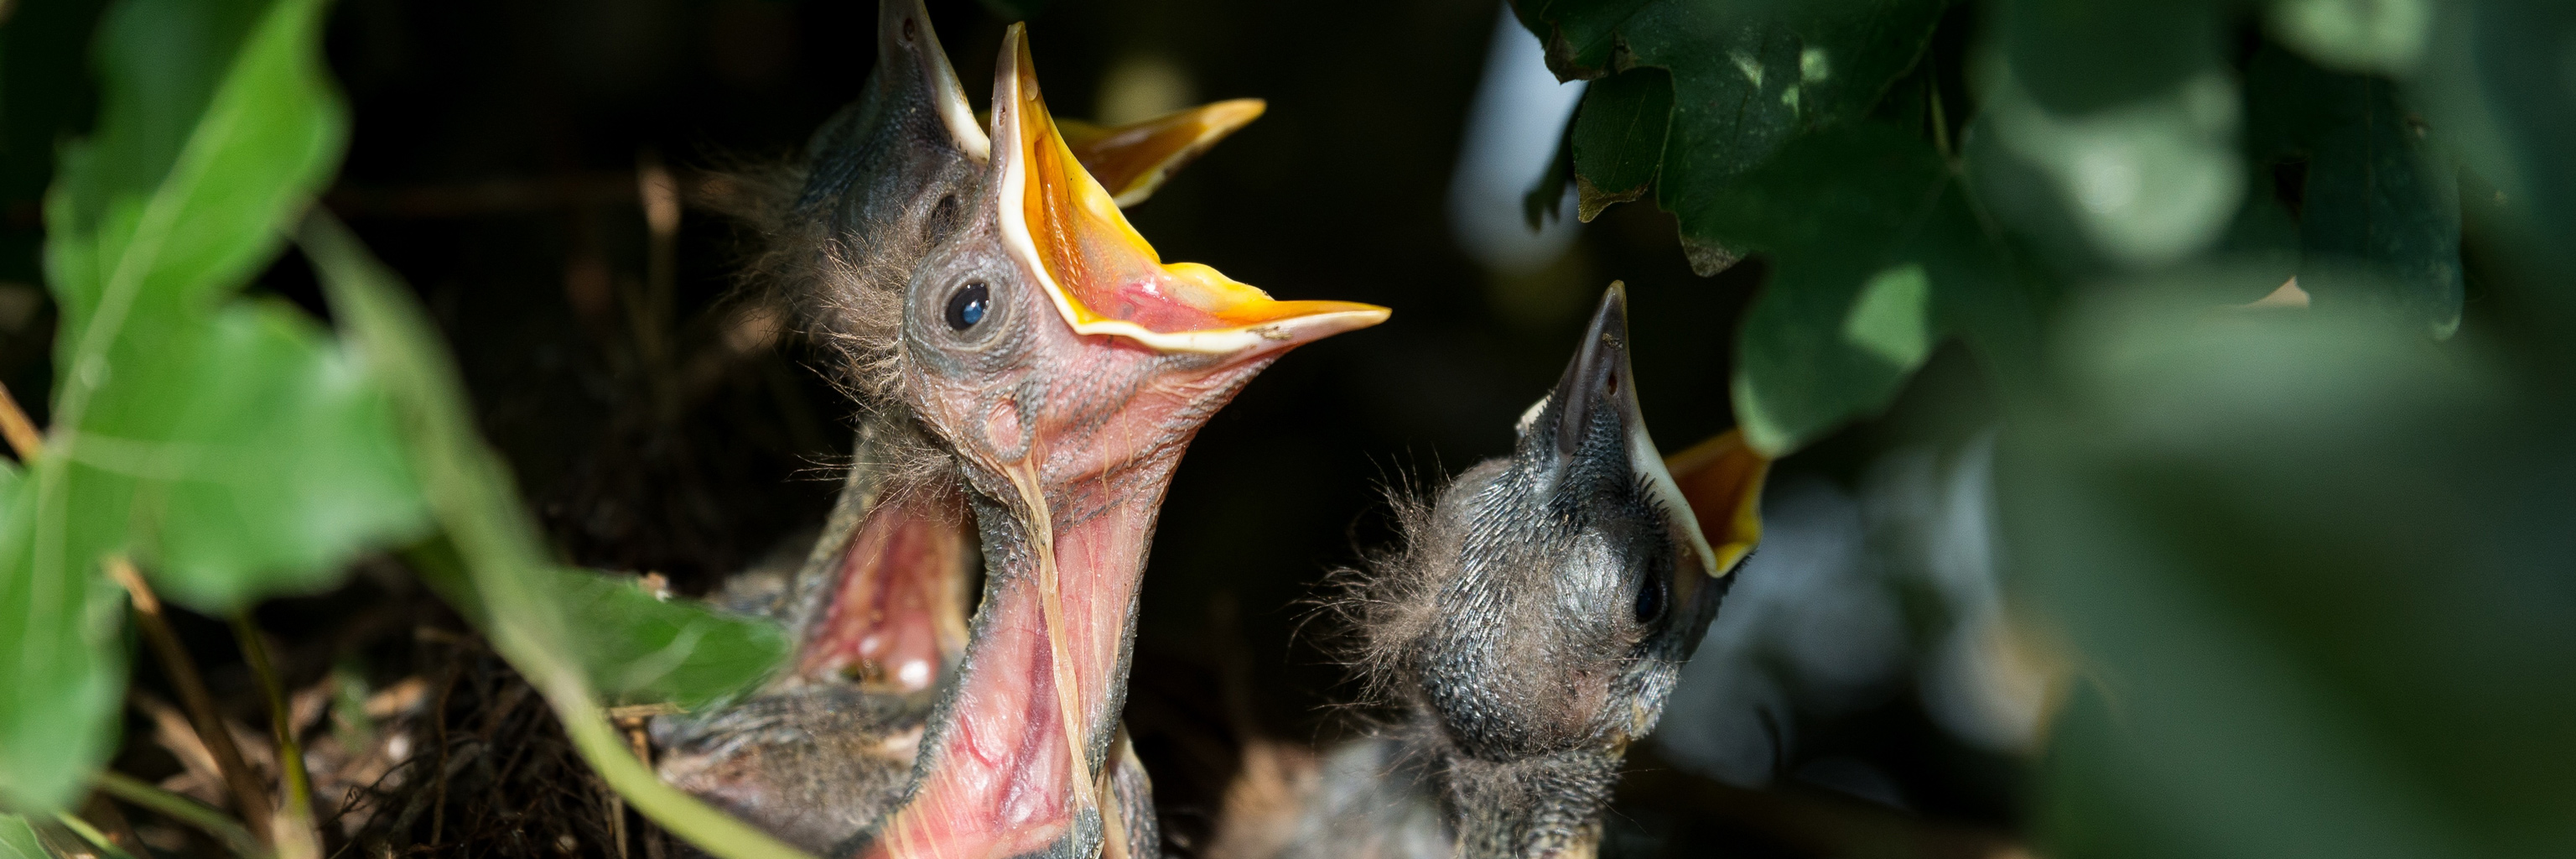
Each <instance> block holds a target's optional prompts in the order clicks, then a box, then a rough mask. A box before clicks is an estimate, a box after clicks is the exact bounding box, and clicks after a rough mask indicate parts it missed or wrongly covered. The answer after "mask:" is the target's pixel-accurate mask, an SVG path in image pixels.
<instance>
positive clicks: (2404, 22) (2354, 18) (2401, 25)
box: [2269, 0, 2435, 75]
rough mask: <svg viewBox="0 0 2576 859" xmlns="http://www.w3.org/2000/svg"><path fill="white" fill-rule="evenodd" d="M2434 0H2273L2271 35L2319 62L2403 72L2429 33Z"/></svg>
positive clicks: (2419, 55) (2345, 67)
mask: <svg viewBox="0 0 2576 859" xmlns="http://www.w3.org/2000/svg"><path fill="white" fill-rule="evenodd" d="M2434 5H2435V4H2434V3H2433V0H2274V2H2273V3H2272V8H2271V10H2270V11H2271V14H2270V16H2269V23H2270V25H2271V31H2272V34H2273V35H2274V36H2276V37H2278V38H2279V39H2280V40H2281V41H2282V42H2284V43H2286V44H2288V45H2290V46H2292V47H2295V48H2298V49H2299V52H2300V53H2302V54H2305V55H2307V57H2308V58H2309V59H2312V60H2315V61H2316V62H2317V63H2318V64H2319V65H2324V66H2327V67H2330V68H2335V69H2341V70H2343V71H2349V72H2379V73H2383V74H2391V75H2403V74H2405V73H2407V72H2408V71H2410V70H2412V69H2414V67H2415V63H2416V61H2418V60H2421V59H2423V56H2424V46H2425V43H2426V42H2428V41H2430V40H2431V39H2432V36H2433V7H2434Z"/></svg>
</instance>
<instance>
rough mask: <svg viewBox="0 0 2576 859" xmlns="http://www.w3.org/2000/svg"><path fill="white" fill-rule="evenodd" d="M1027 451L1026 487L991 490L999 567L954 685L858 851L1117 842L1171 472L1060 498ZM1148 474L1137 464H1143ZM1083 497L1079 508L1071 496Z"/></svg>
mask: <svg viewBox="0 0 2576 859" xmlns="http://www.w3.org/2000/svg"><path fill="white" fill-rule="evenodd" d="M1035 459H1036V458H1035V457H1032V458H1031V460H1029V461H1024V462H1023V463H1015V464H1012V465H1010V466H1007V467H1005V468H1003V469H1001V471H1002V473H1003V475H1004V476H1006V477H1007V478H1008V479H1009V481H1010V483H1011V484H1012V486H1013V488H1014V489H1016V490H1017V495H1018V497H1017V498H1014V499H1010V501H1009V502H1008V503H1005V502H1001V501H998V500H980V501H979V502H978V503H977V505H976V506H977V515H978V518H979V519H980V520H982V521H983V523H984V528H983V532H984V544H985V547H986V553H987V558H988V564H989V565H990V568H991V569H992V571H993V572H992V574H991V575H990V576H988V578H987V582H986V591H985V598H984V602H983V605H982V607H981V608H980V609H979V610H978V611H977V613H976V616H975V621H974V634H973V636H972V638H971V643H970V644H969V645H968V648H967V652H966V655H965V658H964V660H963V661H962V662H961V663H960V665H959V668H958V672H957V680H956V685H955V686H954V687H953V688H951V689H950V690H949V691H948V694H947V698H946V704H945V706H944V707H943V708H942V709H941V711H940V712H941V714H942V715H940V716H938V717H934V720H933V724H932V725H931V728H930V736H929V737H928V738H926V739H925V740H924V743H923V749H922V760H921V763H920V765H919V767H918V768H917V769H916V778H917V781H916V783H915V784H914V786H913V790H912V792H911V796H910V798H909V800H908V801H907V802H906V803H905V804H904V806H903V807H902V808H901V809H899V810H897V811H896V812H894V813H893V814H892V815H890V816H889V817H888V818H887V819H886V820H885V821H884V822H883V823H882V824H880V825H879V826H878V827H877V830H876V836H875V838H874V839H873V840H872V843H871V844H870V845H869V846H868V847H867V849H866V850H864V851H862V852H861V853H860V854H859V855H861V856H868V857H880V856H881V857H934V856H936V857H1000V856H1020V855H1027V854H1043V855H1050V856H1054V855H1065V856H1085V857H1088V856H1092V855H1103V853H1102V851H1104V850H1105V851H1106V855H1119V854H1123V853H1124V852H1125V851H1124V850H1121V849H1119V848H1122V847H1126V846H1128V845H1126V844H1125V843H1124V841H1125V840H1124V838H1123V837H1120V836H1123V835H1124V832H1123V831H1120V832H1110V831H1108V830H1111V829H1117V828H1119V826H1120V823H1119V821H1120V820H1121V816H1120V815H1118V814H1115V813H1111V811H1112V810H1111V809H1106V808H1105V807H1104V806H1105V805H1107V804H1108V803H1109V797H1108V792H1107V791H1106V790H1105V788H1104V785H1106V784H1107V783H1108V776H1109V773H1108V772H1107V769H1108V767H1109V765H1110V755H1109V754H1108V752H1109V750H1110V746H1111V743H1110V740H1111V739H1112V738H1113V737H1114V735H1115V733H1116V730H1115V729H1116V725H1117V721H1118V718H1117V709H1118V707H1119V706H1120V705H1121V704H1122V703H1123V702H1122V701H1121V700H1119V699H1120V698H1122V697H1123V696H1122V695H1120V694H1119V690H1122V689H1124V688H1125V685H1126V684H1125V677H1124V674H1125V671H1126V663H1127V659H1126V655H1127V654H1126V650H1127V646H1128V643H1129V639H1130V638H1131V637H1132V634H1133V629H1132V621H1133V618H1134V612H1135V606H1136V593H1137V590H1138V586H1139V584H1140V583H1141V582H1140V579H1141V577H1142V573H1143V567H1144V558H1145V549H1146V546H1147V541H1148V540H1149V539H1150V537H1151V535H1152V533H1153V526H1154V519H1155V514H1156V513H1157V511H1158V509H1159V507H1160V505H1161V503H1162V492H1161V491H1160V487H1162V486H1164V485H1165V483H1166V481H1165V480H1164V479H1163V478H1165V477H1167V476H1168V473H1167V471H1168V465H1164V466H1162V467H1160V468H1151V467H1149V468H1147V469H1145V470H1146V471H1156V472H1163V473H1158V474H1153V475H1135V474H1133V473H1131V474H1129V475H1126V476H1124V479H1119V480H1116V481H1114V483H1116V484H1122V485H1127V486H1140V487H1153V488H1152V489H1149V490H1145V491H1138V492H1118V491H1114V490H1111V489H1109V488H1108V486H1109V484H1110V483H1112V482H1113V481H1101V482H1099V483H1093V484H1090V485H1091V486H1093V487H1097V488H1095V489H1093V490H1090V491H1088V492H1084V493H1083V494H1082V496H1081V497H1080V498H1079V499H1078V500H1068V499H1066V498H1064V497H1061V496H1059V497H1056V498H1053V499H1051V498H1050V497H1049V494H1048V493H1047V492H1046V491H1045V486H1044V485H1043V484H1042V483H1041V482H1040V480H1039V475H1038V474H1037V471H1036V469H1035V467H1034V466H1033V465H1031V464H1030V463H1032V462H1034V461H1035ZM1140 477H1141V478H1142V479H1137V478H1140ZM1073 511H1079V512H1078V513H1076V515H1074V516H1072V517H1068V516H1066V515H1065V514H1067V513H1068V512H1073Z"/></svg>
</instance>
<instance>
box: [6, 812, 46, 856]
mask: <svg viewBox="0 0 2576 859" xmlns="http://www.w3.org/2000/svg"><path fill="white" fill-rule="evenodd" d="M0 859H51V857H50V856H48V855H47V854H46V853H45V847H44V845H43V844H41V843H39V842H38V841H37V840H36V830H35V829H34V828H33V827H30V826H28V825H27V819H26V818H24V817H20V816H18V815H15V814H0Z"/></svg>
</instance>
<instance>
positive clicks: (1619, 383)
mask: <svg viewBox="0 0 2576 859" xmlns="http://www.w3.org/2000/svg"><path fill="white" fill-rule="evenodd" d="M1628 353H1629V348H1628V288H1627V285H1625V284H1622V283H1619V282H1616V281H1613V282H1611V284H1610V289H1609V290H1607V291H1606V292H1604V293H1603V294H1602V296H1601V306H1600V307H1599V308H1598V309H1596V310H1594V311H1593V312H1592V324H1591V325H1590V326H1588V327H1587V328H1586V329H1585V332H1584V341H1583V350H1582V351H1580V352H1577V353H1576V354H1575V356H1574V363H1572V364H1570V365H1568V366H1567V367H1566V368H1565V375H1564V376H1563V377H1562V378H1560V379H1558V380H1557V383H1556V390H1554V391H1551V392H1549V394H1548V396H1547V399H1544V400H1540V401H1539V403H1538V405H1536V406H1533V407H1531V409H1530V413H1529V414H1527V415H1525V416H1523V418H1522V421H1523V425H1522V432H1524V433H1527V432H1529V431H1531V430H1532V429H1540V430H1541V431H1544V432H1547V433H1549V434H1550V435H1552V436H1553V441H1554V444H1555V446H1556V462H1557V463H1558V469H1559V471H1558V473H1559V474H1560V475H1561V474H1566V473H1569V472H1571V471H1574V470H1576V469H1583V468H1593V467H1598V468H1603V469H1624V470H1626V471H1628V472H1630V473H1632V474H1634V475H1635V476H1636V478H1637V479H1638V481H1639V482H1640V483H1642V484H1644V485H1645V486H1646V487H1647V488H1648V490H1649V491H1650V492H1652V493H1653V494H1654V495H1655V497H1656V498H1657V500H1659V501H1660V502H1662V504H1663V506H1664V509H1665V510H1668V511H1675V512H1677V513H1679V514H1680V515H1676V516H1673V517H1672V522H1673V528H1674V530H1675V531H1676V532H1677V533H1675V534H1674V537H1675V538H1676V539H1678V540H1680V541H1681V542H1682V543H1683V544H1684V545H1687V546H1689V547H1690V548H1691V551H1692V553H1693V555H1694V556H1696V557H1697V558H1698V560H1699V562H1700V564H1701V565H1702V567H1703V569H1704V571H1705V572H1707V573H1708V575H1710V576H1712V577H1715V576H1722V575H1725V574H1726V573H1727V571H1728V570H1730V569H1732V566H1731V563H1730V562H1731V561H1732V560H1735V559H1740V558H1741V557H1742V553H1741V552H1738V553H1736V554H1735V555H1733V556H1728V555H1724V554H1721V553H1720V552H1719V551H1716V550H1712V549H1711V548H1710V546H1709V543H1708V538H1707V536H1706V535H1705V534H1704V532H1703V530H1702V528H1701V522H1702V520H1703V518H1704V517H1701V516H1695V515H1692V513H1691V512H1690V511H1691V510H1692V509H1693V508H1692V506H1691V500H1692V499H1690V498H1689V497H1688V496H1686V495H1685V494H1684V493H1683V491H1682V487H1681V486H1680V485H1679V484H1678V483H1676V482H1675V481H1674V480H1673V475H1672V473H1671V472H1670V471H1667V470H1666V469H1665V466H1664V458H1663V455H1662V454H1660V453H1657V452H1656V450H1655V439H1654V437H1653V436H1651V435H1649V434H1648V433H1647V432H1646V418H1645V413H1644V411H1643V410H1642V409H1641V408H1640V407H1639V406H1638V405H1637V384H1636V371H1635V370H1634V369H1633V368H1632V367H1630V366H1629V361H1628ZM1550 416H1553V417H1554V418H1555V421H1554V423H1552V424H1549V425H1547V426H1546V427H1544V428H1539V427H1536V426H1534V425H1535V424H1537V423H1538V422H1539V421H1540V420H1542V419H1543V418H1545V417H1550ZM1604 422H1615V424H1616V426H1617V427H1618V431H1619V438H1620V440H1621V442H1622V443H1621V444H1619V445H1617V446H1615V447H1605V446H1603V445H1602V444H1600V443H1599V442H1597V441H1595V439H1596V438H1597V437H1598V436H1597V434H1596V433H1595V429H1596V427H1597V426H1598V425H1600V424H1602V423H1604ZM1610 460H1615V461H1610ZM1595 473H1598V472H1595Z"/></svg>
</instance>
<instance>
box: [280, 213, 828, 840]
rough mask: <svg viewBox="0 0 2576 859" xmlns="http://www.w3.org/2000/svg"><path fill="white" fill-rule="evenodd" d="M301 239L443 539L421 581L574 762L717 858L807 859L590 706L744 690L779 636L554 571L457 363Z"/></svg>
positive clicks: (396, 293) (326, 230) (351, 270)
mask: <svg viewBox="0 0 2576 859" xmlns="http://www.w3.org/2000/svg"><path fill="white" fill-rule="evenodd" d="M301 241H302V243H303V247H304V250H305V252H306V253H307V254H308V255H310V256H311V258H312V259H313V261H314V264H315V266H316V268H318V269H319V270H320V271H321V273H322V281H323V285H324V287H325V289H326V291H327V293H328V294H329V295H330V297H331V306H332V309H333V311H334V315H335V316H337V317H338V319H339V320H340V322H341V324H342V326H343V327H344V329H345V331H346V333H347V335H348V336H349V337H350V338H351V340H352V341H354V342H355V343H356V344H357V346H358V348H359V350H360V351H361V352H362V354H364V355H365V356H366V357H367V359H368V360H369V361H370V362H371V363H373V364H374V365H375V366H376V367H377V368H378V370H379V372H380V374H381V375H382V377H383V378H384V379H385V384H386V390H387V391H388V392H390V394H391V396H392V398H393V402H394V410H395V414H396V416H397V419H398V421H399V423H400V427H401V429H400V432H401V435H402V437H403V439H404V443H405V444H404V446H405V450H406V452H407V454H408V455H409V457H410V459H411V462H412V464H413V466H414V467H415V468H416V469H417V470H418V472H419V474H420V475H421V484H422V487H423V489H424V490H425V493H426V495H427V496H428V498H429V503H430V507H431V510H432V514H433V515H434V516H435V517H436V519H437V521H438V524H439V525H440V527H441V528H442V529H443V531H444V537H443V539H440V540H438V541H434V542H433V543H432V544H431V545H430V546H428V547H425V548H424V550H423V551H419V552H415V553H413V559H414V560H415V561H419V562H421V563H420V564H419V566H421V567H422V570H421V572H422V573H423V575H424V576H426V577H427V578H428V579H429V580H430V582H431V584H432V585H434V586H436V587H438V588H439V590H440V592H441V593H442V594H444V595H446V596H447V597H448V598H449V599H450V600H452V601H454V602H455V603H456V605H457V607H458V608H459V609H460V610H462V611H464V612H465V613H466V614H467V615H468V616H469V617H472V618H474V619H475V621H476V623H477V625H478V626H480V627H481V628H482V630H483V632H484V634H485V635H487V636H489V637H490V638H491V640H492V643H493V646H494V647H495V648H497V649H498V650H499V651H500V653H501V654H502V656H503V657H505V658H507V659H508V660H509V661H510V664H511V665H512V666H513V667H516V668H517V669H518V670H519V672H520V674H522V675H524V676H525V677H527V678H528V680H529V682H530V683H532V684H534V685H535V686H536V688H537V690H538V691H539V692H540V693H542V694H544V695H545V696H546V699H547V701H548V702H549V703H551V704H553V705H554V708H555V713H556V715H557V716H558V717H560V718H561V719H562V720H563V723H564V729H565V731H566V732H568V733H569V734H570V735H571V736H572V739H573V742H574V745H575V747H576V748H578V749H579V750H580V752H581V754H582V756H583V758H584V759H585V760H587V761H589V762H590V765H591V766H592V767H594V768H596V769H598V770H599V773H600V775H601V776H602V777H603V778H604V779H606V780H607V781H608V783H609V784H610V785H611V786H613V787H615V788H616V789H617V791H618V792H619V793H620V794H622V795H624V796H625V797H626V799H627V801H628V802H631V803H633V804H634V805H635V807H636V809H637V810H638V811H641V812H643V813H644V814H645V815H646V816H648V817H651V818H652V819H653V820H654V821H656V822H658V823H660V824H662V825H663V826H664V828H666V829H669V830H671V831H672V832H674V833H677V834H679V835H681V836H682V837H683V838H686V839H688V840H689V841H691V842H692V843H694V844H696V845H698V846H699V847H700V848H703V849H706V850H708V851H710V852H713V853H715V854H717V855H720V856H726V857H731V859H808V857H805V856H804V854H803V853H801V852H800V851H798V850H796V849H795V848H793V847H790V846H787V845H786V844H784V843H781V842H779V841H778V840H776V839H774V838H771V837H770V836H768V835H766V834H763V833H761V832H760V831H758V830H755V829H753V828H751V827H749V826H747V825H745V824H743V823H742V822H740V821H737V820H734V819H733V818H731V817H728V816H726V815H725V814H724V813H722V812H719V811H716V810H714V809H711V808H708V807H706V806H705V805H703V804H701V803H699V802H697V801H696V800H694V799H691V798H689V796H688V795H687V794H684V793H681V792H679V791H677V790H674V789H672V788H671V787H670V786H669V785H666V784H663V783H662V782H661V781H660V780H659V779H657V778H655V777H654V775H653V773H652V771H651V770H650V769H648V768H646V767H645V766H644V765H643V763H642V762H640V761H637V760H636V759H635V757H634V756H633V755H632V754H631V753H629V752H628V751H627V750H626V747H625V743H624V741H623V739H622V738H620V737H619V736H618V734H617V733H616V731H615V730H614V729H612V728H610V727H609V725H608V723H607V722H606V720H605V719H603V718H602V716H601V714H600V712H599V706H600V702H601V690H602V688H603V687H605V688H607V689H610V690H616V691H625V692H630V693H638V696H639V697H668V698H672V699H676V700H681V701H704V700H708V699H712V698H715V697H719V696H722V695H724V694H727V693H730V692H733V691H737V690H741V689H745V688H748V687H750V686H751V685H752V684H755V683H757V682H759V680H760V679H761V678H762V677H763V676H764V675H765V674H766V673H767V671H768V670H769V669H770V668H771V667H772V666H773V665H775V664H776V662H777V660H778V659H779V658H780V657H782V656H783V655H784V654H785V653H786V643H785V641H784V636H783V635H781V634H780V633H779V632H778V631H777V630H775V629H771V628H766V627H763V626H761V625H759V624H757V623H755V622H753V621H748V620H744V619H739V618H730V617H721V616H718V615H715V614H714V613H712V612H709V611H707V610H706V609H703V608H698V607H693V606H687V605H683V604H678V603H661V602H658V601H656V600H654V599H653V598H652V597H650V596H647V595H645V594H644V593H643V592H642V591H641V590H639V589H637V588H635V587H634V586H632V585H629V584H622V583H614V582H609V581H606V580H604V579H598V578H597V577H593V576H590V575H588V574H585V573H576V572H569V571H565V570H562V569H560V568H558V567H557V566H556V565H555V564H554V562H553V561H552V560H551V559H549V558H548V557H547V556H546V553H545V551H544V549H543V548H542V546H543V543H542V542H540V541H539V539H538V536H537V532H536V528H535V527H534V525H533V524H532V521H531V519H530V517H529V516H528V514H527V511H526V510H524V509H522V508H521V506H520V502H519V498H518V494H517V490H516V489H515V488H513V481H512V480H511V479H510V474H509V470H508V468H507V467H506V466H504V465H503V464H502V462H501V458H500V456H499V455H498V454H496V453H494V452H493V451H492V450H491V448H490V447H488V446H486V445H485V444H484V442H483V440H482V438H481V437H480V436H479V435H477V434H476V433H475V431H474V424H473V421H472V418H471V416H470V415H469V414H468V412H467V410H466V405H465V404H466V402H467V401H466V398H465V389H464V386H463V385H462V384H461V383H460V382H458V381H457V373H456V368H455V366H454V365H453V363H452V362H451V360H450V359H449V357H448V355H447V351H446V350H445V349H444V348H443V347H441V346H440V345H439V341H438V335H437V334H436V333H435V331H434V329H432V328H431V327H430V324H429V322H428V320H427V317H426V315H425V314H424V313H422V311H421V310H420V308H419V307H418V305H417V304H416V303H415V302H414V301H413V299H412V298H411V296H410V294H409V292H408V291H407V290H404V289H403V288H402V287H401V286H400V282H399V281H398V280H397V279H396V278H395V276H394V275H393V273H392V272H390V271H387V270H386V269H385V268H384V267H383V265H382V264H380V263H378V262H376V261H375V259H374V258H372V257H371V256H369V255H368V254H367V252H366V249H365V248H364V247H363V246H361V245H360V244H359V243H358V241H357V239H356V238H355V237H354V236H351V235H349V233H348V232H347V231H346V230H345V229H343V228H341V227H340V226H339V225H338V224H337V223H335V222H333V221H331V220H329V218H328V216H325V215H319V214H317V215H315V216H313V217H312V218H309V219H308V220H307V221H306V225H305V229H304V232H303V234H302V236H301Z"/></svg>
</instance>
